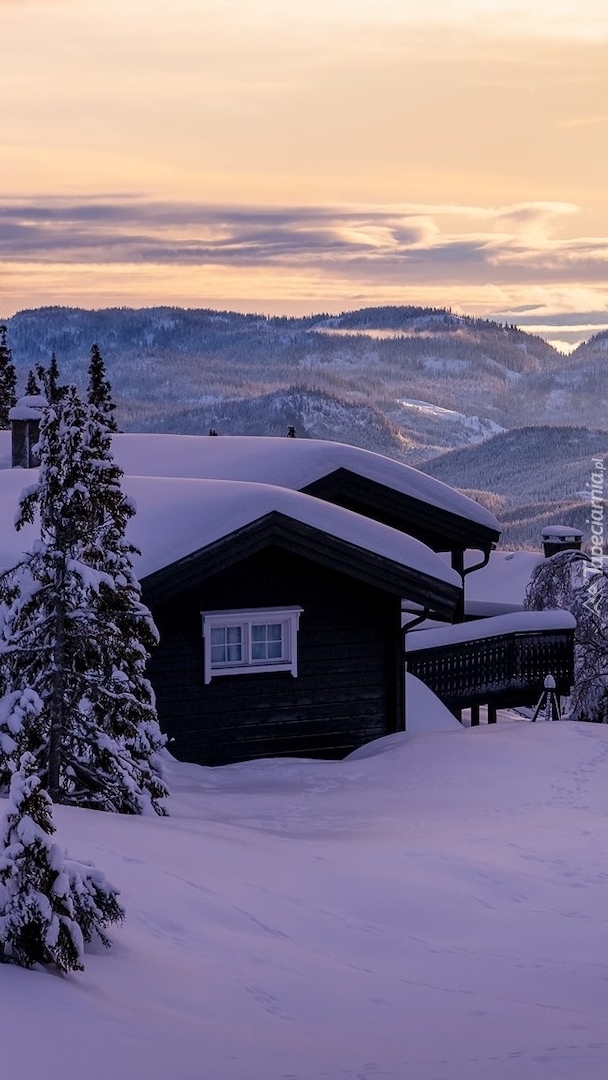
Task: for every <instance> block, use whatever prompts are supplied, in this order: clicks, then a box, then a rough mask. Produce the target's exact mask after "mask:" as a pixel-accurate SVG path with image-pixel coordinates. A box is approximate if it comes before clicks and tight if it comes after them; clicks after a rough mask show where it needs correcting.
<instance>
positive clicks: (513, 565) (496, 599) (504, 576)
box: [464, 551, 544, 613]
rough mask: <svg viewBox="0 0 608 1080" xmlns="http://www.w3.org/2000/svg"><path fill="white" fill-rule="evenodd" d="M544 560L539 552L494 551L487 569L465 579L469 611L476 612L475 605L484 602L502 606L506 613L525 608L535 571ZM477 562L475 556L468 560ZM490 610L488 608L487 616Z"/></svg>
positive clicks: (475, 572) (469, 562) (477, 558)
mask: <svg viewBox="0 0 608 1080" xmlns="http://www.w3.org/2000/svg"><path fill="white" fill-rule="evenodd" d="M543 558H544V556H543V555H542V554H541V553H540V552H539V551H493V552H492V554H491V555H490V561H489V563H488V565H487V566H484V568H483V570H474V571H473V573H471V574H469V575H468V576H467V577H466V578H465V591H464V592H465V606H466V609H467V611H470V612H471V613H473V612H474V611H475V608H474V606H473V605H474V604H475V603H479V602H481V601H484V602H486V603H491V604H495V605H500V606H501V607H502V609H503V610H505V608H509V609H511V610H512V609H514V608H518V607H519V608H521V607H523V603H524V598H525V595H526V587H527V585H528V582H529V581H530V577H531V575H532V571H533V570H534V567H535V566H537V565H538V563H539V562H541V561H542V559H543ZM475 561H479V556H477V555H476V554H475V553H473V554H471V556H470V558H467V563H468V564H469V565H471V563H475ZM489 610H490V609H489V608H486V613H488V611H489ZM480 613H481V612H480Z"/></svg>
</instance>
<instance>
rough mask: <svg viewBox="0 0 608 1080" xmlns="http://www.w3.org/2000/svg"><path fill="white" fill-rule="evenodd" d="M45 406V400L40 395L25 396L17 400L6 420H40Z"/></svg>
mask: <svg viewBox="0 0 608 1080" xmlns="http://www.w3.org/2000/svg"><path fill="white" fill-rule="evenodd" d="M47 404H48V402H47V400H46V398H45V397H42V396H41V395H40V394H27V395H26V396H25V397H22V398H19V401H18V402H17V404H16V405H13V407H12V409H10V410H9V414H8V418H9V420H40V418H41V416H42V410H43V409H45V408H46V406H47Z"/></svg>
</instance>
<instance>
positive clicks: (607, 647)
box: [525, 551, 608, 723]
mask: <svg viewBox="0 0 608 1080" xmlns="http://www.w3.org/2000/svg"><path fill="white" fill-rule="evenodd" d="M525 606H526V608H527V609H528V610H536V611H538V610H543V609H545V608H563V609H565V610H568V611H571V612H572V614H573V615H574V617H575V619H576V631H575V635H574V687H573V690H572V695H571V698H570V704H569V710H568V719H570V720H590V721H594V722H595V723H608V575H607V574H606V572H605V571H604V570H601V569H599V567H598V566H597V565H594V562H593V560H591V559H589V558H588V557H587V556H586V555H584V554H582V553H581V552H580V551H561V552H558V554H557V555H552V556H551V558H549V559H543V560H542V562H540V563H539V564H538V566H536V567H535V569H534V572H533V574H532V577H531V579H530V583H529V585H528V589H527V592H526V601H525Z"/></svg>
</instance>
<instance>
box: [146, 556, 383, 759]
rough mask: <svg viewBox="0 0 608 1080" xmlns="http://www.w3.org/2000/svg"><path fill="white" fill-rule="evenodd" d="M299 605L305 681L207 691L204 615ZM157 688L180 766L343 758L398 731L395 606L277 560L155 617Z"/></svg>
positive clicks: (270, 679)
mask: <svg viewBox="0 0 608 1080" xmlns="http://www.w3.org/2000/svg"><path fill="white" fill-rule="evenodd" d="M292 605H299V606H301V607H302V608H304V612H303V614H302V616H301V618H300V630H299V635H298V669H299V674H298V676H297V678H294V677H293V676H292V675H291V674H290V673H286V672H268V673H259V672H258V673H255V674H247V675H229V676H216V677H214V678H213V679H212V681H211V682H210V683H208V684H207V685H205V683H204V676H203V639H202V625H201V617H200V612H201V611H212V610H216V609H220V610H224V609H233V608H234V609H236V610H238V609H246V608H256V607H279V606H286V607H287V606H292ZM154 616H155V619H156V622H157V625H158V628H159V631H160V637H161V644H160V646H159V647H158V649H157V650H155V653H154V656H153V659H152V662H151V665H150V677H151V679H152V682H153V685H154V687H155V690H156V695H157V706H158V712H159V718H160V722H161V726H162V727H163V730H164V731H165V732H166V733H167V734H168V735H169V737H170V738H171V740H172V741H171V742H170V744H169V749H170V750H171V751H172V753H174V754H175V756H176V757H178V758H181V759H183V760H188V761H198V762H200V763H201V764H206V765H218V764H225V763H227V762H231V761H241V760H245V759H249V758H255V757H266V756H285V755H298V756H305V757H312V756H320V757H342V756H344V755H345V754H347V753H349V752H350V751H351V750H353V749H354V748H355V747H357V746H360V745H362V744H363V743H365V742H368V741H369V740H370V739H373V738H378V737H379V736H381V735H385V734H387V733H389V732H391V731H394V730H396V728H397V726H398V724H399V722H400V700H401V685H400V672H401V663H400V660H399V649H400V641H399V638H400V634H399V625H400V603H399V600H398V598H396V597H394V596H391V595H389V594H387V593H383V592H381V591H380V590H377V589H373V588H371V587H369V586H367V585H361V584H360V583H358V582H356V581H355V580H353V579H351V578H348V577H346V576H345V575H342V574H338V573H335V572H334V571H331V570H328V569H325V568H323V567H320V566H318V565H316V564H313V563H311V562H309V561H308V560H305V559H303V558H300V557H297V556H294V555H291V554H290V553H289V552H286V551H283V550H281V549H278V548H274V549H273V548H271V549H267V550H265V551H264V552H261V553H259V554H258V555H255V556H253V557H252V558H250V559H247V560H245V561H243V562H242V563H240V564H239V565H238V566H236V567H233V568H231V569H230V570H228V571H224V572H222V573H221V574H218V575H216V576H215V577H214V578H213V579H212V580H209V581H208V582H206V583H203V584H202V585H200V586H198V587H197V588H194V589H190V590H188V591H187V592H185V593H183V594H182V595H181V596H179V597H176V598H175V599H173V600H171V601H168V602H166V603H163V604H161V605H159V606H158V608H156V609H155V610H154Z"/></svg>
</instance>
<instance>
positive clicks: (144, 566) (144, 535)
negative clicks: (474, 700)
mask: <svg viewBox="0 0 608 1080" xmlns="http://www.w3.org/2000/svg"><path fill="white" fill-rule="evenodd" d="M124 489H125V491H126V493H127V494H128V495H129V496H131V497H132V498H134V499H135V503H136V505H137V514H136V516H135V518H134V519H133V521H132V523H131V525H130V533H129V535H130V537H131V538H132V540H133V542H134V543H135V544H137V546H138V547H139V548H140V549H141V551H142V555H141V558H140V559H138V560H137V563H136V572H137V573H138V574H139V576H140V577H142V578H143V577H146V576H147V575H148V574H151V573H154V571H156V570H160V569H162V568H163V567H164V566H167V565H169V564H170V563H172V562H175V561H176V560H177V559H180V558H182V557H184V556H185V555H190V554H191V553H192V552H194V551H197V550H198V549H199V548H203V547H206V546H207V545H208V544H212V543H213V542H214V541H216V540H219V539H221V538H222V537H224V536H227V535H228V534H230V533H232V532H234V531H235V530H236V529H240V528H242V527H243V526H244V525H248V524H250V523H251V522H254V521H257V520H258V519H259V518H261V517H264V516H265V515H266V514H268V513H271V512H272V511H278V512H279V513H282V514H285V515H286V516H287V517H289V518H291V519H293V520H295V521H300V522H302V523H303V524H305V525H310V526H312V527H313V528H315V529H318V530H320V531H321V532H324V533H327V534H328V535H330V536H334V537H336V538H338V539H340V540H346V541H348V542H349V543H351V544H355V545H356V546H357V547H360V548H364V549H365V550H367V551H371V552H374V553H375V554H376V555H381V556H383V557H384V558H387V559H390V560H391V561H392V562H395V563H398V564H400V565H402V566H407V567H410V568H411V569H414V570H419V571H420V572H421V573H424V574H428V575H429V576H430V577H433V578H438V579H439V580H440V581H446V582H449V583H450V584H452V585H459V584H460V579H459V577H458V575H457V574H455V573H454V571H453V570H450V569H448V568H446V566H445V564H444V563H443V562H442V561H441V559H439V557H438V556H437V555H435V553H434V552H432V551H431V550H430V549H429V548H427V547H426V546H425V545H424V544H421V543H420V541H418V540H414V539H412V537H409V536H404V535H403V533H401V532H399V531H398V530H397V529H391V528H389V527H388V526H386V525H381V524H380V523H379V522H377V521H372V520H371V519H369V518H365V517H362V516H361V515H360V514H355V513H353V512H352V511H350V510H344V509H343V508H342V507H340V506H334V505H333V504H331V503H326V502H322V501H321V500H320V499H314V498H312V497H311V496H310V495H303V494H302V493H301V492H299V491H288V490H287V489H285V488H279V487H273V486H272V485H270V484H252V483H239V482H238V481H236V480H196V479H183V478H179V479H175V478H169V477H149V476H138V477H133V476H127V477H125V480H124Z"/></svg>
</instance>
